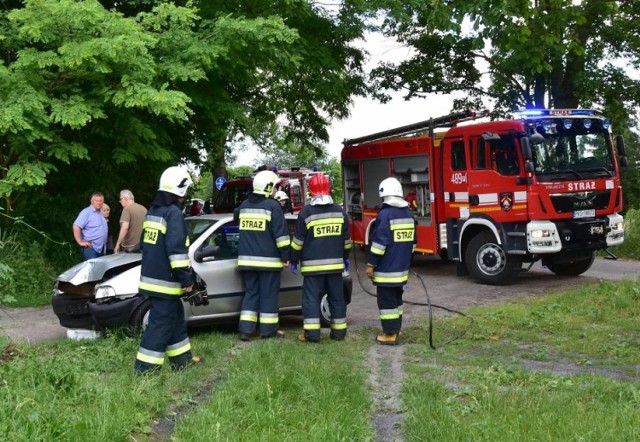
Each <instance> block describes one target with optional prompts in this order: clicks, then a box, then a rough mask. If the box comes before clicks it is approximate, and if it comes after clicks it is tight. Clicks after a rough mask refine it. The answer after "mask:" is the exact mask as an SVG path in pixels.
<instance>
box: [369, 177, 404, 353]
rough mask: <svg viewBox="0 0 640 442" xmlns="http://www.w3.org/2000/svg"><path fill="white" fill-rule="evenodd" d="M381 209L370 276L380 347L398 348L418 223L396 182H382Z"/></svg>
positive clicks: (376, 227) (380, 193)
mask: <svg viewBox="0 0 640 442" xmlns="http://www.w3.org/2000/svg"><path fill="white" fill-rule="evenodd" d="M378 194H379V195H380V198H382V202H383V204H382V208H381V209H380V211H379V212H378V217H377V218H376V221H375V226H374V234H373V240H372V242H371V246H370V248H369V255H368V258H367V276H368V277H369V278H370V279H371V280H372V281H373V283H374V284H375V285H376V287H377V295H378V309H379V310H380V321H381V323H382V331H383V333H382V334H381V335H379V336H378V337H377V338H376V341H377V342H378V343H379V344H383V345H396V344H397V343H398V336H399V334H400V328H401V326H402V313H403V310H402V293H403V290H404V289H403V287H404V285H405V284H406V283H407V281H408V280H409V266H410V264H411V256H412V254H413V250H414V247H415V243H416V235H415V220H414V218H413V215H412V214H411V212H410V211H409V208H408V207H407V206H408V203H407V202H406V201H405V200H404V199H403V198H402V185H401V184H400V181H398V180H397V179H396V178H393V177H391V178H386V179H384V180H382V182H381V183H380V186H379V187H378Z"/></svg>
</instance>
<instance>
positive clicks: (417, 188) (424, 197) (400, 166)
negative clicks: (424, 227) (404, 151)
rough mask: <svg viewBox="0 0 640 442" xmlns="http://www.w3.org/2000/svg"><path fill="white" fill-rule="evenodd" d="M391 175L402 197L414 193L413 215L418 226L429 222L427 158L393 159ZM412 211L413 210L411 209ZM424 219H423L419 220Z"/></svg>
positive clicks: (424, 156) (429, 202)
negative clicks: (398, 183) (400, 186)
mask: <svg viewBox="0 0 640 442" xmlns="http://www.w3.org/2000/svg"><path fill="white" fill-rule="evenodd" d="M393 174H394V176H395V177H396V178H398V180H399V181H400V183H402V190H403V192H404V196H405V197H406V196H407V195H409V194H411V193H414V192H415V202H416V208H415V215H416V217H417V218H418V222H419V223H420V224H424V222H427V224H428V223H429V221H430V220H431V201H430V190H429V156H428V155H416V156H407V157H395V158H393ZM411 209H412V210H413V208H411ZM420 218H425V219H422V220H421V219H420ZM421 221H422V222H421Z"/></svg>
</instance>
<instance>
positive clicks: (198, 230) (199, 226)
mask: <svg viewBox="0 0 640 442" xmlns="http://www.w3.org/2000/svg"><path fill="white" fill-rule="evenodd" d="M186 222H187V232H188V234H189V243H190V244H193V242H194V241H195V240H196V239H198V238H199V237H200V235H202V234H203V233H204V232H205V231H206V230H207V229H208V228H209V227H211V225H213V224H214V223H215V222H216V220H215V219H206V218H200V217H198V218H190V219H187V220H186Z"/></svg>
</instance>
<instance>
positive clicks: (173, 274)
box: [134, 166, 200, 373]
mask: <svg viewBox="0 0 640 442" xmlns="http://www.w3.org/2000/svg"><path fill="white" fill-rule="evenodd" d="M191 184H193V182H192V181H191V177H190V176H189V173H188V172H187V171H186V170H184V169H182V168H180V167H176V166H174V167H169V168H168V169H167V170H165V171H164V173H163V174H162V176H161V177H160V186H159V189H158V192H157V193H156V196H155V198H154V199H153V201H152V203H151V208H150V209H149V211H148V212H147V216H146V217H145V220H144V224H143V233H142V238H141V243H140V244H141V249H142V252H143V253H142V269H141V275H140V283H139V293H140V294H141V295H143V296H148V297H149V299H150V300H151V311H150V313H149V324H148V326H147V328H146V329H145V331H144V334H143V335H142V340H141V342H140V348H139V349H138V354H137V356H136V362H135V365H134V369H135V372H136V373H144V372H148V371H157V370H159V369H160V368H161V367H162V364H163V363H164V359H165V355H166V356H168V358H169V361H170V363H171V366H172V368H174V369H180V368H184V367H186V366H187V365H191V364H193V363H197V362H199V361H200V360H199V358H197V357H194V356H193V355H192V354H191V344H190V343H189V337H188V336H187V323H186V321H185V319H184V307H183V302H182V300H181V299H180V297H181V296H182V295H183V294H185V293H189V292H191V290H192V289H193V274H192V271H191V263H190V262H189V250H188V247H189V238H188V236H187V226H186V224H185V221H184V217H183V216H182V208H181V204H182V202H183V201H184V196H185V193H186V192H187V189H188V188H189V186H190V185H191Z"/></svg>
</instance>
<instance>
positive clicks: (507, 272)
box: [465, 231, 522, 285]
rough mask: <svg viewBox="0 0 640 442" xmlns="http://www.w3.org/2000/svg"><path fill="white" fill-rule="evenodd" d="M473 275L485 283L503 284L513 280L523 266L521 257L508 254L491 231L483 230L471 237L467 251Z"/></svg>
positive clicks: (468, 263) (468, 262) (466, 254)
mask: <svg viewBox="0 0 640 442" xmlns="http://www.w3.org/2000/svg"><path fill="white" fill-rule="evenodd" d="M465 262H466V264H467V269H468V270H469V273H470V274H471V276H473V277H474V278H475V279H476V280H478V281H479V282H481V283H484V284H491V285H503V284H508V283H509V282H511V281H513V279H515V277H516V276H517V275H518V273H519V272H520V269H521V267H522V260H521V258H519V257H517V256H513V255H508V254H506V253H505V251H504V250H503V249H502V247H501V246H500V244H498V243H497V242H496V238H495V236H494V235H493V233H491V232H488V231H487V232H481V233H479V234H478V235H476V236H475V237H473V238H472V239H471V241H470V242H469V246H468V247H467V251H466V253H465Z"/></svg>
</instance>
